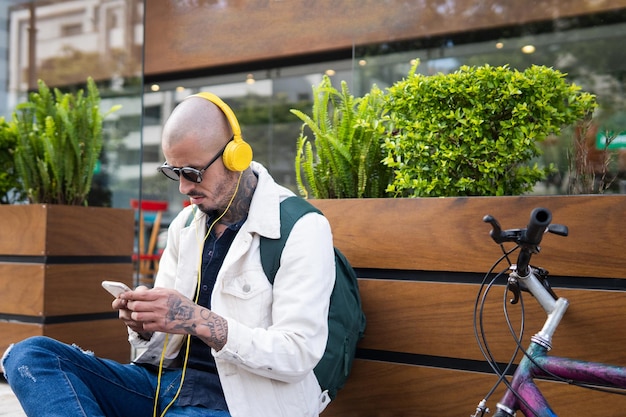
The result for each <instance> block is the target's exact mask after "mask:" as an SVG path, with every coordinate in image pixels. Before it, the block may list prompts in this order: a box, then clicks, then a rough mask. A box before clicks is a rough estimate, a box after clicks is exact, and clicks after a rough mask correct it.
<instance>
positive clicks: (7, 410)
mask: <svg viewBox="0 0 626 417" xmlns="http://www.w3.org/2000/svg"><path fill="white" fill-rule="evenodd" d="M0 417H26V414H25V413H24V411H22V407H20V403H19V402H18V401H17V398H15V395H14V394H13V391H11V388H9V384H7V382H6V380H5V379H4V376H3V375H2V374H0Z"/></svg>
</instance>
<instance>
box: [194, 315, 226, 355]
mask: <svg viewBox="0 0 626 417" xmlns="http://www.w3.org/2000/svg"><path fill="white" fill-rule="evenodd" d="M200 317H201V318H202V322H201V325H202V326H205V327H206V328H207V329H208V330H209V334H208V336H206V337H203V338H202V340H204V342H205V343H206V344H207V345H209V346H211V347H213V348H214V349H215V350H221V349H222V348H223V347H224V345H225V344H226V340H227V339H228V322H227V321H226V319H225V318H223V317H220V316H218V315H217V314H215V313H214V312H212V311H211V310H209V309H206V308H203V309H202V310H201V311H200Z"/></svg>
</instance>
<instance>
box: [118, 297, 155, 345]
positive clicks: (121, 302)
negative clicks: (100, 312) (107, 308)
mask: <svg viewBox="0 0 626 417" xmlns="http://www.w3.org/2000/svg"><path fill="white" fill-rule="evenodd" d="M140 291H148V288H147V287H144V286H140V287H137V289H136V290H135V292H140ZM111 305H112V307H113V308H114V309H116V310H119V318H120V320H122V321H123V322H124V324H125V325H126V326H128V327H129V328H130V329H131V330H133V331H134V332H137V333H139V335H140V336H141V337H142V338H143V339H146V340H149V339H150V337H151V336H152V333H151V332H146V331H145V330H144V328H143V323H141V322H138V321H136V320H133V319H132V317H131V314H132V311H131V310H130V309H129V308H128V300H125V299H122V298H120V297H119V296H118V297H117V298H116V299H114V300H113V303H112V304H111Z"/></svg>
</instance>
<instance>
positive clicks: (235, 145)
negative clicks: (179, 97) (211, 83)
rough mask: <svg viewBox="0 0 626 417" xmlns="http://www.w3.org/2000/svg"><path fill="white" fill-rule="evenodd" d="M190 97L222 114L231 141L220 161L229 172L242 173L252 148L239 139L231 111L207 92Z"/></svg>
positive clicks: (237, 124)
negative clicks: (211, 105) (203, 100)
mask: <svg viewBox="0 0 626 417" xmlns="http://www.w3.org/2000/svg"><path fill="white" fill-rule="evenodd" d="M190 97H200V98H203V99H205V100H208V101H210V102H211V103H213V104H215V105H216V106H217V107H219V109H220V110H221V111H222V113H224V115H225V116H226V119H227V120H228V123H229V124H230V128H231V130H232V131H233V139H232V140H231V141H230V142H229V143H228V144H227V145H226V148H225V149H224V153H223V155H222V159H223V161H224V166H226V168H228V169H229V170H231V171H244V170H245V169H246V168H248V166H250V162H252V148H251V147H250V145H249V144H248V143H247V142H246V141H244V140H243V138H242V137H241V127H240V126H239V121H238V120H237V117H236V116H235V113H234V112H233V110H232V109H231V108H230V107H229V106H228V105H227V104H226V103H224V102H223V101H222V99H221V98H219V97H218V96H216V95H215V94H212V93H209V92H206V91H204V92H201V93H197V94H193V95H191V96H189V97H187V98H190Z"/></svg>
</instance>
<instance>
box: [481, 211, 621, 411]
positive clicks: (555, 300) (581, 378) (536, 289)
mask: <svg viewBox="0 0 626 417" xmlns="http://www.w3.org/2000/svg"><path fill="white" fill-rule="evenodd" d="M551 220H552V215H551V213H550V211H549V210H547V209H544V208H536V209H534V210H533V211H532V213H531V217H530V221H529V223H528V227H527V228H526V229H509V230H502V229H501V228H500V225H499V224H498V222H497V220H496V219H495V218H493V216H490V215H487V216H485V217H484V218H483V221H485V222H487V223H490V224H491V225H492V231H491V237H492V238H493V240H494V241H495V242H496V243H498V244H500V245H502V243H503V242H515V243H517V245H518V247H519V249H520V252H519V255H518V258H517V265H511V266H510V268H509V270H510V271H511V272H510V273H509V286H510V287H509V286H507V288H514V289H515V292H516V296H519V297H521V292H520V290H522V289H523V290H527V291H528V292H530V293H531V294H532V295H533V297H534V298H535V300H536V301H537V302H538V303H539V304H540V305H541V307H542V308H543V310H544V311H545V312H546V313H547V315H548V317H547V319H546V321H545V323H544V325H543V327H542V328H541V330H540V331H539V332H538V333H537V334H535V335H534V336H532V337H531V342H530V345H529V347H528V348H527V349H526V351H525V352H524V356H523V357H522V359H521V360H520V363H519V365H518V367H517V369H516V370H515V372H514V373H513V377H512V379H511V381H510V382H508V381H507V380H506V378H504V376H503V375H502V376H501V377H502V379H501V380H500V381H499V382H498V383H500V382H502V381H504V382H506V385H507V389H506V392H505V393H504V395H503V396H502V398H501V400H500V402H498V404H497V411H496V413H495V414H494V417H512V416H514V415H515V413H516V411H518V410H519V411H521V412H522V413H524V415H525V416H526V417H531V416H535V417H556V414H555V412H554V411H553V410H552V408H551V407H550V405H549V404H548V401H547V400H546V399H545V397H544V396H543V394H542V393H541V391H540V390H539V388H538V387H537V385H536V384H535V381H534V378H536V377H541V378H546V379H553V380H556V381H561V382H567V383H569V384H572V385H579V386H587V387H591V386H594V387H596V388H599V389H600V388H604V389H605V390H608V391H611V390H613V391H615V392H617V391H618V390H626V367H624V366H616V365H609V364H604V363H599V362H589V361H582V360H576V359H570V358H565V357H556V356H549V355H548V351H549V350H550V349H551V348H552V336H553V335H554V332H555V331H556V329H557V327H558V326H559V324H560V322H561V319H562V318H563V316H564V314H565V312H566V310H567V308H568V306H569V301H568V300H567V299H566V298H563V297H557V296H556V294H555V293H554V292H553V291H552V290H551V289H550V287H549V284H548V283H547V279H546V277H547V272H546V271H543V270H541V269H535V268H533V267H531V266H530V265H529V262H530V259H531V257H532V255H533V254H535V253H538V252H539V244H540V243H541V240H542V235H543V234H544V233H545V232H552V233H555V234H558V235H561V236H567V233H568V232H567V227H566V226H562V225H551V224H550V222H551ZM511 252H512V251H511ZM511 252H507V253H505V256H508V254H509V253H511ZM512 302H516V301H512ZM479 343H480V341H479ZM485 357H486V358H487V359H488V360H489V359H490V357H488V356H487V355H486V356H485ZM494 369H495V368H494ZM494 389H495V387H494ZM492 392H493V389H492V391H491V392H490V393H489V394H488V395H487V396H486V397H485V399H483V400H482V401H481V402H480V403H479V404H478V406H477V408H476V412H475V414H473V416H472V417H480V416H485V414H486V413H488V412H489V409H488V408H487V406H486V404H487V399H488V398H489V396H490V395H491V393H492Z"/></svg>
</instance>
